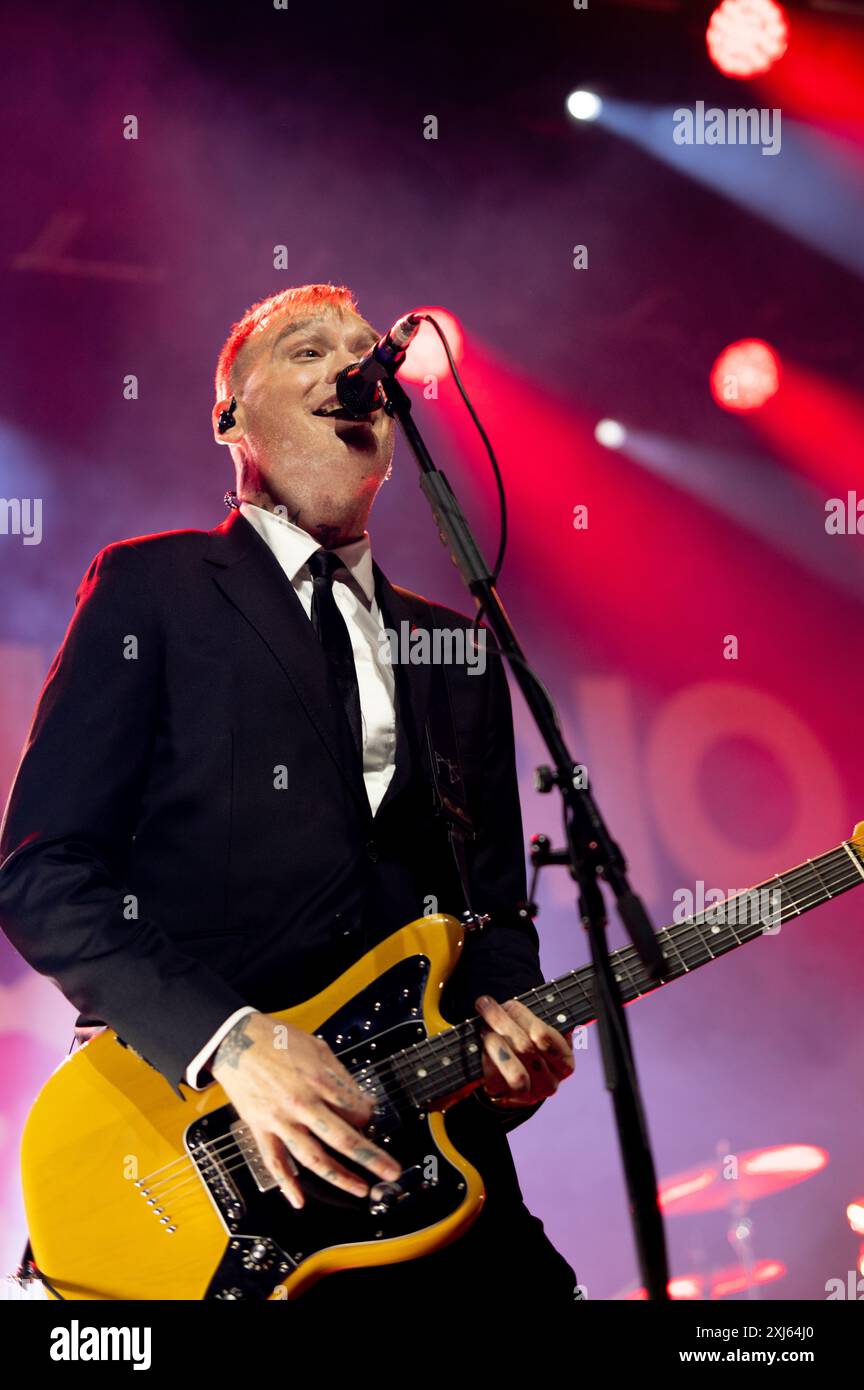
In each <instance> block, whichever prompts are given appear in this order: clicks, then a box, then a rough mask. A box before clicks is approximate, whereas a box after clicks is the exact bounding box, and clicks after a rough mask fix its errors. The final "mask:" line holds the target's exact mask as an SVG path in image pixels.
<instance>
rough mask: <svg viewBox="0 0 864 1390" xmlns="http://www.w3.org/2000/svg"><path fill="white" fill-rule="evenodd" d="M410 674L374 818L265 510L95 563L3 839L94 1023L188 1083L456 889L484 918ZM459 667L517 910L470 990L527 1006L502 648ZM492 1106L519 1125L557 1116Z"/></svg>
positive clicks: (482, 812)
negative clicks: (389, 771)
mask: <svg viewBox="0 0 864 1390" xmlns="http://www.w3.org/2000/svg"><path fill="white" fill-rule="evenodd" d="M375 577H376V591H377V596H378V599H379V603H380V605H381V608H382V611H383V613H384V617H385V621H386V623H387V624H388V626H390V627H392V628H394V629H396V630H397V631H398V630H399V624H400V622H402V621H403V620H407V621H408V622H409V623H414V622H416V623H417V624H418V625H420V626H425V625H426V619H425V617H424V615H428V611H429V610H428V609H427V608H426V607H425V604H424V601H423V600H421V599H419V598H418V596H417V595H414V594H411V593H410V592H409V591H407V590H404V589H401V588H397V587H395V586H393V585H391V584H390V583H388V581H387V580H386V579H385V578H384V576H383V574H382V573H381V571H380V569H378V567H377V566H375ZM432 612H433V615H434V621H435V623H436V625H440V626H441V627H445V628H454V627H463V628H467V627H470V625H471V620H470V619H468V618H466V617H465V616H464V615H462V614H459V613H456V612H453V611H451V610H449V609H447V608H444V607H442V606H440V605H437V604H436V605H432ZM394 670H395V673H396V677H397V730H398V746H397V755H396V770H395V774H394V776H393V779H392V781H391V783H390V786H389V787H388V790H387V794H386V796H385V798H384V800H383V802H382V805H381V806H380V808H379V810H378V812H377V814H376V815H375V816H374V817H373V816H372V814H371V810H370V807H369V803H368V799H367V796H366V792H365V788H364V785H363V780H362V775H361V773H360V771H359V768H358V770H357V771H356V772H355V773H354V774H352V773H351V772H350V771H349V770H348V769H349V767H350V760H349V759H347V758H346V757H345V756H343V754H344V750H345V739H346V737H350V735H349V734H348V725H347V720H346V719H345V715H344V710H343V708H342V706H341V704H340V702H339V696H338V693H337V691H336V687H335V684H334V682H333V677H332V673H331V671H330V668H329V664H328V662H327V659H326V656H325V654H324V652H323V650H322V648H321V646H320V644H319V642H318V640H317V638H316V636H315V634H314V631H313V629H312V626H311V624H310V622H309V620H308V618H307V616H306V614H305V612H304V610H303V607H302V604H301V603H300V600H299V598H298V596H297V595H296V593H295V592H294V589H293V587H292V585H291V584H290V582H289V581H288V579H287V578H286V576H285V574H284V572H283V571H282V569H281V567H280V565H279V563H278V561H277V560H276V558H275V556H274V555H273V554H272V552H271V551H270V549H269V548H268V546H267V545H266V544H265V542H264V541H263V540H262V539H261V537H260V536H259V535H258V534H257V532H256V531H255V530H254V528H253V527H252V526H250V525H249V524H248V522H247V521H246V520H245V518H243V517H242V516H241V515H240V513H239V512H234V513H232V515H231V516H229V517H228V518H227V519H226V521H225V522H224V523H223V524H222V525H221V526H219V527H217V528H216V529H215V530H213V531H210V532H204V531H176V532H168V533H166V534H162V535H155V536H147V537H141V538H138V539H135V540H128V541H122V542H119V543H117V544H114V545H109V546H107V547H106V548H105V549H104V550H102V551H100V553H99V554H98V555H97V556H96V557H95V559H94V560H93V562H92V564H91V565H90V567H89V569H88V571H87V573H86V575H85V576H84V578H83V580H82V582H81V585H80V586H79V589H78V592H77V595H76V609H75V613H74V615H73V618H72V621H71V623H70V626H69V630H68V632H67V635H66V638H65V640H64V642H63V645H62V647H61V648H60V650H59V651H58V653H57V655H56V656H55V658H54V661H53V663H52V665H51V668H50V671H49V673H48V677H47V680H46V684H45V687H44V689H43V691H42V694H41V697H40V700H39V704H38V706H37V709H36V713H35V716H34V720H33V724H32V727H31V730H30V734H29V737H28V740H27V744H26V747H25V750H24V754H23V759H22V762H21V764H20V768H19V771H18V774H17V777H16V780H15V783H14V786H13V789H12V792H11V796H10V799H9V804H8V807H7V812H6V817H5V820H4V825H3V828H2V836H0V865H2V867H0V925H2V927H3V929H4V930H5V932H6V934H7V936H8V937H9V939H10V940H11V941H12V943H13V944H14V945H15V946H16V948H17V949H18V950H19V951H20V953H21V955H22V956H23V957H24V958H25V960H27V961H28V962H29V963H30V965H31V966H32V967H33V968H34V969H35V970H37V971H39V972H40V973H42V974H44V975H47V976H50V977H52V978H53V979H54V981H55V983H56V984H57V985H58V986H59V988H60V989H61V991H62V992H63V994H64V995H65V996H66V997H67V998H68V999H69V1000H70V1001H71V1002H72V1003H73V1004H74V1005H75V1006H76V1007H77V1008H78V1009H79V1010H80V1015H79V1020H78V1021H79V1023H85V1022H90V1023H92V1022H104V1023H107V1024H109V1025H110V1026H111V1027H112V1028H114V1029H115V1030H116V1031H117V1033H118V1034H119V1035H120V1036H121V1038H122V1039H124V1040H125V1041H126V1043H127V1044H128V1045H130V1046H131V1047H132V1048H134V1050H135V1051H136V1052H138V1053H139V1054H140V1055H141V1056H142V1057H144V1058H145V1059H146V1060H147V1061H149V1062H150V1063H151V1065H153V1066H154V1067H156V1068H157V1069H158V1070H159V1071H160V1072H162V1073H163V1074H164V1076H165V1077H166V1078H167V1080H168V1081H169V1082H170V1083H171V1085H172V1086H173V1087H174V1089H175V1091H177V1094H178V1095H182V1094H183V1093H182V1091H180V1089H179V1083H180V1081H181V1079H182V1077H183V1074H184V1071H185V1068H186V1067H187V1066H188V1064H189V1062H190V1060H191V1059H192V1057H193V1056H195V1054H196V1053H197V1052H198V1051H199V1050H200V1049H201V1048H202V1047H203V1046H204V1045H205V1043H206V1042H207V1040H208V1038H209V1037H210V1036H211V1035H212V1033H213V1032H214V1031H215V1030H216V1028H217V1027H218V1026H219V1025H220V1024H221V1023H222V1022H224V1020H225V1018H226V1017H227V1016H228V1015H229V1014H230V1013H232V1012H233V1011H234V1010H235V1009H237V1008H239V1007H240V1006H241V1005H243V1004H251V1005H253V1006H254V1007H256V1008H259V1009H262V1010H265V1011H275V1010H278V1009H283V1008H287V1007H288V1006H290V1005H291V1004H293V1003H298V1002H300V1001H302V1000H303V999H305V998H308V997H309V995H311V994H312V993H314V992H316V991H317V990H319V989H321V988H322V987H323V985H324V984H326V983H328V982H329V981H330V980H332V979H333V978H335V976H336V975H337V974H339V973H341V971H342V970H343V969H344V968H345V967H346V966H347V965H348V964H350V963H351V961H353V960H355V959H357V958H358V957H359V956H360V955H362V954H363V953H364V951H365V950H366V949H367V948H368V947H369V946H370V945H371V944H373V943H374V941H376V940H379V939H381V938H383V937H384V936H386V935H388V934H389V933H390V932H391V931H393V930H395V929H396V928H397V927H399V926H401V925H403V924H404V923H405V922H407V921H409V920H411V919H413V918H415V917H418V916H420V915H422V913H423V911H424V907H426V906H428V904H429V899H430V897H431V898H435V899H437V910H439V911H452V912H454V913H456V914H457V915H458V913H460V912H461V911H462V908H463V906H464V903H463V901H462V897H461V893H460V890H459V886H458V877H457V875H456V873H455V871H454V866H453V862H452V857H451V855H450V851H449V847H448V845H447V843H446V838H445V835H444V832H443V829H442V827H441V825H440V824H439V823H438V822H437V821H435V820H434V818H433V817H432V816H431V812H430V807H431V799H430V795H429V780H428V769H427V768H426V767H425V766H424V765H423V763H422V753H421V748H420V744H419V742H418V739H417V731H418V730H421V729H422V726H423V721H424V718H425V714H426V709H427V706H428V701H429V698H430V694H429V692H430V670H429V667H428V666H423V665H403V666H397V667H394ZM445 673H446V676H447V680H448V684H449V687H450V695H451V702H452V707H453V713H454V722H455V727H456V733H457V738H458V741H459V745H460V750H461V755H462V761H463V765H464V773H465V781H466V790H467V795H468V802H469V806H470V809H471V812H472V815H473V817H474V820H475V824H476V829H477V838H476V841H475V842H474V844H473V845H472V846H471V848H470V850H469V869H470V887H471V895H472V898H473V902H474V906H475V907H477V908H478V909H480V910H483V911H487V912H490V913H491V914H492V925H491V926H490V927H488V928H486V929H485V931H484V932H482V933H480V934H479V935H469V938H468V941H467V943H466V947H465V951H464V954H463V957H462V960H461V961H460V964H459V966H458V968H457V970H456V971H455V972H454V975H453V978H452V980H451V982H450V986H449V987H448V991H447V993H446V994H445V997H444V1001H443V1003H444V1012H445V1016H447V1017H449V1018H450V1019H451V1021H454V1022H456V1021H458V1020H460V1019H462V1018H465V1017H468V1016H469V1015H473V1014H474V1013H475V1012H476V1010H475V1009H474V1007H473V999H474V998H475V997H476V995H477V994H478V993H481V992H486V993H489V994H491V995H493V996H494V997H495V998H497V999H499V1000H504V999H506V998H509V997H510V996H512V995H514V994H518V993H521V992H522V991H524V990H527V989H530V988H532V987H533V986H535V985H537V984H539V983H540V982H541V980H542V973H541V970H540V964H539V956H538V942H537V934H536V931H535V929H534V927H533V925H532V924H531V923H530V922H528V921H526V920H524V919H522V918H520V917H519V915H518V913H517V911H516V903H517V902H518V901H519V900H520V899H523V898H524V897H525V894H526V885H525V869H524V864H525V860H524V847H523V840H522V824H521V816H520V810H519V798H518V790H517V784H516V772H515V764H514V748H513V728H512V716H511V708H510V697H509V691H508V686H507V681H506V678H505V675H504V672H503V671H502V669H501V662H500V659H499V658H496V657H494V656H492V655H491V654H487V660H486V671H485V674H483V675H477V674H473V675H471V674H468V671H467V669H466V668H465V667H464V666H457V665H453V666H451V667H448V668H446V672H445ZM472 1100H474V1101H477V1100H478V1098H477V1097H476V1096H475V1097H473V1098H472ZM466 1104H467V1102H465V1101H463V1102H462V1106H463V1107H464V1106H465V1105H466ZM474 1108H476V1109H477V1110H478V1112H479V1111H480V1110H481V1109H482V1111H483V1114H484V1117H485V1116H486V1115H487V1114H488V1115H489V1117H490V1118H489V1119H488V1120H487V1119H485V1118H484V1120H483V1123H485V1124H488V1125H494V1126H495V1127H496V1128H498V1129H501V1130H504V1129H512V1128H513V1127H514V1125H516V1124H518V1123H521V1122H522V1121H523V1120H524V1119H526V1118H528V1116H529V1115H530V1114H531V1113H533V1108H532V1109H531V1110H525V1111H521V1110H520V1111H515V1112H514V1111H512V1110H508V1111H493V1110H491V1109H487V1108H486V1107H485V1106H472V1109H474ZM534 1108H536V1107H534ZM457 1109H459V1107H457Z"/></svg>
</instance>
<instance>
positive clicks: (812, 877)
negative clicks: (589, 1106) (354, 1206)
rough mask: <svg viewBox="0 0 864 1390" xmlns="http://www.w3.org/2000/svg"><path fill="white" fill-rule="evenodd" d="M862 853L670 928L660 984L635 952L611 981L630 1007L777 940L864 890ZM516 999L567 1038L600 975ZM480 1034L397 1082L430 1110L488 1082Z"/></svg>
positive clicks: (623, 957)
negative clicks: (741, 949) (785, 927)
mask: <svg viewBox="0 0 864 1390" xmlns="http://www.w3.org/2000/svg"><path fill="white" fill-rule="evenodd" d="M861 851H862V843H861V841H859V840H858V839H857V838H856V839H855V840H844V841H843V843H842V844H840V845H838V846H837V848H836V849H832V850H829V851H828V853H827V854H822V855H820V856H819V857H818V858H817V859H808V860H806V861H805V863H803V864H799V865H798V867H797V868H795V869H790V870H789V871H788V872H787V873H785V874H775V875H774V877H773V878H771V879H767V880H766V881H765V882H764V883H759V884H756V886H755V887H753V888H748V889H747V890H746V891H745V892H743V893H736V894H733V895H732V896H731V897H729V898H726V899H724V900H723V902H721V903H717V904H715V905H713V906H712V907H710V908H707V909H706V911H704V912H700V913H698V914H697V915H696V916H694V917H688V918H686V919H685V920H684V921H682V922H677V923H675V924H673V925H672V926H670V927H664V929H663V930H662V931H659V932H658V933H657V941H658V943H659V945H660V950H661V953H662V956H663V960H664V972H663V979H662V980H652V979H650V978H649V976H648V973H647V971H646V969H645V966H644V965H643V964H642V961H641V960H640V958H639V956H638V954H637V952H636V949H635V947H633V946H625V947H623V948H622V949H621V950H620V951H615V952H614V953H613V954H612V956H611V958H610V960H611V967H612V973H613V975H614V977H615V979H616V981H617V983H618V987H619V989H620V991H621V996H622V998H623V1000H624V1002H625V1003H626V1004H629V1003H631V1002H632V1001H633V1000H634V999H639V998H641V997H642V995H644V994H651V993H653V991H654V990H656V989H659V988H660V987H661V986H662V985H665V984H669V983H670V982H671V981H672V980H677V979H679V978H680V977H681V976H682V975H689V974H690V973H691V972H692V971H693V970H697V969H698V968H699V966H700V965H707V964H708V962H709V961H712V960H716V959H717V958H718V956H725V955H728V954H729V952H730V951H734V950H735V949H736V948H737V947H738V946H743V945H744V944H745V942H747V941H753V940H755V939H756V937H760V936H765V935H773V934H774V933H775V932H776V931H778V930H779V928H780V926H781V925H782V924H783V923H784V922H789V921H791V920H792V919H793V918H795V917H802V916H803V915H804V913H805V912H809V911H810V910H811V909H812V908H814V907H819V906H820V905H821V904H822V903H825V902H828V901H829V900H830V899H831V898H836V897H839V896H840V894H841V893H847V892H848V891H849V890H850V888H855V887H857V886H858V885H859V884H861V883H862V882H864V867H862V862H861ZM518 997H519V999H520V1001H521V1002H522V1003H523V1004H525V1005H526V1006H527V1007H528V1008H529V1009H530V1010H531V1011H532V1013H535V1014H537V1016H538V1017H539V1018H542V1019H543V1020H544V1022H546V1023H551V1024H552V1026H553V1027H554V1028H557V1029H558V1031H559V1032H562V1033H568V1032H571V1031H572V1030H573V1029H574V1028H579V1027H583V1026H584V1025H586V1024H588V1023H592V1022H593V1021H594V1019H595V1018H596V1016H597V1015H596V1008H595V1003H594V969H593V967H592V966H590V965H586V966H583V967H582V968H581V969H579V970H571V971H570V972H569V974H567V975H561V976H560V977H559V978H558V979H557V980H550V981H549V982H548V983H546V984H542V985H537V986H536V988H534V989H530V990H528V991H527V992H526V993H525V994H521V995H519V996H518ZM482 1026H483V1020H482V1019H481V1018H479V1017H474V1018H471V1019H466V1020H465V1022H464V1023H459V1024H457V1025H455V1026H454V1027H453V1028H451V1029H448V1030H447V1031H446V1032H445V1033H440V1034H438V1035H437V1036H436V1037H434V1038H428V1039H425V1040H424V1041H423V1042H420V1043H415V1044H414V1045H413V1046H412V1047H409V1048H407V1049H406V1051H405V1052H404V1053H403V1054H402V1055H401V1057H400V1058H399V1061H398V1065H397V1068H396V1070H397V1077H398V1082H399V1085H400V1086H401V1087H402V1088H403V1089H404V1091H405V1092H407V1093H408V1094H409V1095H410V1096H411V1098H412V1100H414V1102H415V1104H418V1105H420V1106H423V1105H428V1104H431V1103H432V1102H433V1101H434V1100H435V1099H436V1098H438V1097H443V1096H445V1095H449V1094H452V1093H453V1092H454V1091H456V1090H458V1089H461V1088H462V1087H463V1086H466V1085H468V1084H469V1083H470V1082H473V1081H476V1080H478V1079H479V1078H481V1077H482V1075H483V1063H482V1050H481V1045H480V1030H481V1027H482ZM395 1062H396V1059H395V1058H394V1059H391V1065H392V1064H394V1063H395Z"/></svg>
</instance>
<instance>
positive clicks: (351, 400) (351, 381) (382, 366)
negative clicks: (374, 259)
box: [336, 314, 422, 415]
mask: <svg viewBox="0 0 864 1390" xmlns="http://www.w3.org/2000/svg"><path fill="white" fill-rule="evenodd" d="M421 322H422V319H421V317H420V315H419V314H403V316H402V318H401V319H397V320H396V322H395V323H394V325H393V327H392V328H391V329H390V331H389V333H385V334H384V336H383V338H379V339H378V341H377V343H376V344H375V346H374V347H373V348H370V349H369V351H368V352H367V353H366V354H365V355H364V356H363V357H361V358H360V361H359V362H352V363H351V365H350V367H343V368H342V371H341V372H340V373H339V375H338V376H337V378H336V395H337V396H338V397H339V403H340V405H341V406H342V407H343V408H344V409H345V410H347V411H350V412H351V413H352V414H354V415H368V414H369V413H370V412H371V411H373V410H380V409H381V406H382V405H383V404H384V398H383V396H382V394H381V388H380V386H379V384H378V383H379V382H380V381H381V380H382V378H383V377H387V376H392V374H393V373H394V372H398V370H399V368H400V367H401V366H402V363H403V362H404V361H405V349H406V348H407V346H408V344H409V343H410V342H411V340H412V338H414V337H416V335H417V333H418V332H419V331H420V324H421Z"/></svg>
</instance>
